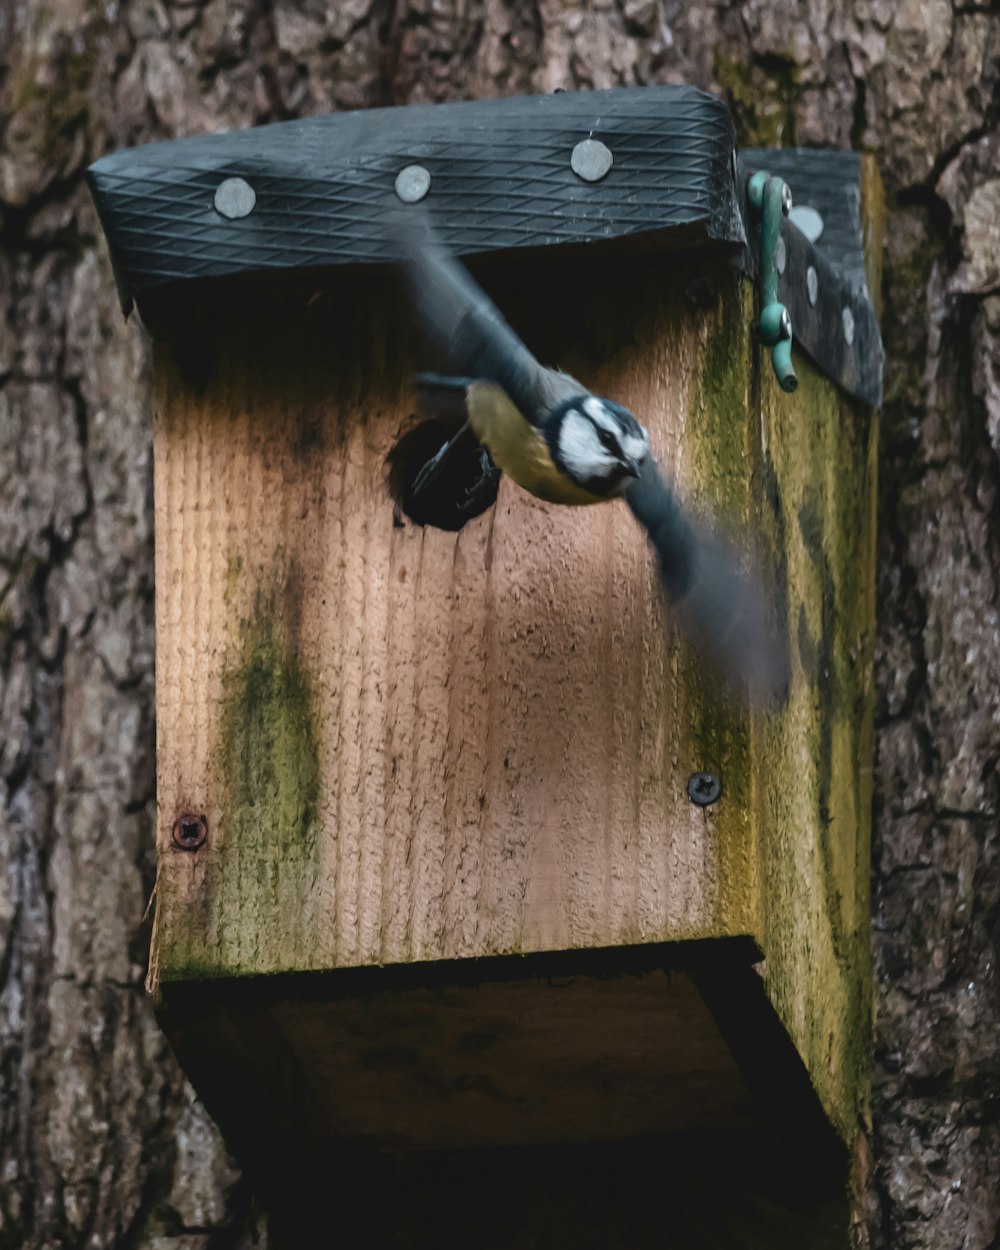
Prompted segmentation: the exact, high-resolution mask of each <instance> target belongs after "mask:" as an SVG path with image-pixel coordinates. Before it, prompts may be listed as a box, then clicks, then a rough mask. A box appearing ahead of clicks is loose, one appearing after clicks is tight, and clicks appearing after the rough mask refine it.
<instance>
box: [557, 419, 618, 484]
mask: <svg viewBox="0 0 1000 1250" xmlns="http://www.w3.org/2000/svg"><path fill="white" fill-rule="evenodd" d="M559 455H560V457H561V458H562V462H563V464H564V465H565V466H566V468H567V469H568V470H569V472H570V474H571V475H572V476H573V477H575V478H577V479H578V480H579V481H581V482H585V481H587V480H588V478H592V477H599V476H607V475H608V474H609V473H610V472H611V470H612V468H613V467H614V461H612V460H611V459H610V457H609V456H608V455H607V453H606V452H605V451H604V449H603V448H602V447H601V445H600V443H599V442H598V441H597V434H596V432H595V430H594V427H593V425H592V424H591V423H590V422H589V421H588V420H587V419H586V417H582V416H580V415H579V414H578V413H575V412H571V413H568V414H567V415H566V417H565V418H564V420H563V423H562V428H561V429H560V431H559Z"/></svg>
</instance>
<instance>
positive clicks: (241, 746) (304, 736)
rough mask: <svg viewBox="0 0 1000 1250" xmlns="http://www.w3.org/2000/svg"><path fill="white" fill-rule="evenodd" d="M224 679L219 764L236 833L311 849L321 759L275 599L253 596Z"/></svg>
mask: <svg viewBox="0 0 1000 1250" xmlns="http://www.w3.org/2000/svg"><path fill="white" fill-rule="evenodd" d="M222 680H223V690H224V694H223V700H222V717H221V723H220V728H219V747H218V765H219V771H220V775H221V779H222V782H223V784H224V786H225V792H226V796H227V808H228V813H229V821H230V823H231V825H232V827H233V829H234V832H236V831H238V833H241V834H243V835H244V836H247V837H250V838H252V839H254V840H258V839H259V838H261V837H266V838H267V840H268V841H269V842H270V844H271V845H273V846H276V847H282V848H285V849H292V850H294V849H296V848H302V847H305V846H310V845H312V844H313V843H315V840H316V805H317V798H318V795H319V759H318V755H317V751H316V742H315V737H314V729H313V710H312V705H311V695H310V691H309V686H308V683H307V681H306V677H305V674H304V672H303V670H302V668H301V666H300V664H299V661H298V657H297V656H296V655H295V654H294V652H292V651H291V650H290V649H289V648H288V647H287V645H286V643H285V641H284V640H283V638H282V632H281V624H280V622H279V620H278V618H277V615H276V611H275V601H274V598H273V597H265V596H263V595H261V594H258V596H257V609H256V612H255V614H254V616H253V618H252V619H251V620H248V621H244V622H243V625H242V628H241V631H240V637H239V640H238V642H237V645H236V648H235V649H234V653H233V654H231V655H230V656H228V657H227V661H226V664H225V666H224V668H223V678H222Z"/></svg>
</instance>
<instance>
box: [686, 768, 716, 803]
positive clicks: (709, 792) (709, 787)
mask: <svg viewBox="0 0 1000 1250" xmlns="http://www.w3.org/2000/svg"><path fill="white" fill-rule="evenodd" d="M721 794H722V781H721V779H720V778H718V777H716V775H715V773H692V774H691V776H690V777H689V778H688V798H689V799H690V800H691V802H692V803H695V804H696V805H697V806H698V807H710V806H711V805H712V804H713V803H715V802H716V801H717V800H718V799H719V797H720V796H721Z"/></svg>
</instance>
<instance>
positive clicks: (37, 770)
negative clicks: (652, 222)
mask: <svg viewBox="0 0 1000 1250" xmlns="http://www.w3.org/2000/svg"><path fill="white" fill-rule="evenodd" d="M0 57H2V59H0V101H2V104H0V231H2V234H0V238H2V249H0V314H2V318H0V326H2V330H0V335H2V337H0V445H2V451H0V457H2V458H0V501H2V509H3V511H2V521H3V523H2V527H0V678H2V684H0V707H2V721H0V723H2V726H3V741H2V746H0V780H2V785H3V790H2V800H3V801H2V812H3V832H2V837H0V1175H2V1177H3V1188H2V1192H0V1246H3V1247H11V1248H13V1247H19V1246H27V1247H55V1246H60V1247H61V1246H66V1247H84V1246H91V1247H112V1246H121V1247H150V1248H151V1247H156V1248H157V1250H167V1248H168V1247H169V1248H170V1250H195V1248H198V1250H207V1248H208V1247H222V1246H234V1245H242V1246H246V1245H251V1244H261V1242H262V1241H263V1240H265V1238H266V1234H265V1232H264V1228H263V1224H262V1223H261V1221H260V1220H259V1219H258V1217H257V1216H256V1214H255V1208H254V1203H253V1199H252V1195H250V1194H249V1193H248V1191H247V1188H246V1186H245V1185H244V1184H243V1183H242V1182H241V1180H240V1177H239V1174H238V1172H237V1170H236V1168H235V1166H234V1165H233V1164H232V1162H231V1161H230V1160H229V1158H228V1157H227V1155H226V1153H225V1150H224V1147H223V1145H222V1143H221V1140H220V1138H219V1135H218V1133H217V1131H216V1130H215V1129H214V1127H213V1125H212V1124H211V1122H210V1121H209V1120H208V1119H207V1117H206V1116H205V1114H204V1112H203V1111H202V1109H201V1107H200V1106H199V1104H198V1103H197V1101H196V1100H194V1099H193V1097H192V1095H191V1093H190V1091H189V1088H188V1087H187V1086H186V1084H185V1082H184V1080H183V1077H182V1076H181V1074H180V1072H179V1071H178V1069H177V1067H176V1064H175V1062H174V1060H173V1058H172V1056H171V1054H170V1052H169V1050H168V1048H167V1046H166V1044H165V1042H164V1041H163V1039H162V1037H161V1036H160V1034H159V1032H158V1030H157V1027H156V1025H155V1023H154V1021H153V1018H152V1014H151V1011H150V1009H149V1006H148V1004H147V1002H146V1001H145V998H144V995H143V991H142V978H143V973H144V962H145V955H146V947H147V943H148V927H147V925H146V924H145V923H144V921H143V913H144V910H145V906H146V901H147V899H148V896H149V893H150V890H151V887H152V881H153V860H152V847H153V817H154V799H153V768H152V752H153V664H152V644H153V622H152V606H151V605H152V551H153V542H152V529H151V480H150V426H151V421H150V396H149V370H148V358H147V348H146V343H145V340H144V338H143V336H142V333H141V331H140V330H139V328H138V327H137V326H136V325H135V324H134V323H133V324H130V325H125V324H124V323H123V322H122V319H121V316H120V314H119V311H118V306H117V302H116V297H115V292H114V285H113V280H112V276H111V271H110V267H109V264H108V260H107V255H106V252H105V249H104V245H103V243H102V242H101V239H100V234H99V230H98V227H97V222H96V218H95V215H94V212H93V209H92V207H91V204H90V202H89V199H88V196H87V193H86V190H85V188H84V184H83V171H84V169H85V167H86V165H87V164H88V163H89V162H90V161H92V160H94V159H96V158H97V157H98V156H100V155H102V154H103V153H105V152H107V151H109V150H111V149H113V148H118V147H122V146H126V145H129V144H135V143H140V142H143V141H145V140H148V139H155V138H163V137H173V136H178V135H187V134H195V133H199V132H202V131H205V130H214V129H218V128H220V127H237V126H247V125H251V124H255V123H261V122H267V121H273V120H280V119H283V118H288V117H292V116H300V115H303V114H310V113H320V112H327V111H330V110H335V109H345V108H363V107H368V106H373V105H384V104H401V103H408V102H414V101H420V100H442V99H446V98H456V97H475V96H486V95H494V94H498V93H500V92H502V93H505V94H507V93H511V92H528V91H551V90H553V89H554V88H556V87H560V86H561V87H566V88H574V87H609V86H615V85H619V84H624V83H634V82H639V83H644V82H665V81H673V80H687V81H690V82H694V83H698V84H700V85H702V86H706V87H709V88H711V89H713V90H716V91H721V92H723V93H724V94H725V95H726V96H727V97H728V98H729V100H730V101H731V103H732V104H733V106H734V109H735V111H736V114H737V118H738V120H739V123H740V126H741V131H742V136H743V138H744V140H745V141H747V142H751V143H755V144H759V145H766V144H771V145H777V144H781V145H792V144H802V145H832V146H840V147H845V146H855V147H865V148H868V149H871V150H872V151H874V152H875V153H876V155H877V158H878V161H879V165H880V167H881V170H882V174H883V178H884V179H885V182H886V186H887V190H888V193H889V206H890V212H889V218H888V228H887V238H888V247H887V250H886V256H885V262H886V273H885V278H886V281H885V318H884V324H885V336H886V342H887V348H888V352H889V367H888V373H887V402H886V411H885V420H884V429H885V431H886V433H885V443H884V449H883V455H882V467H881V473H882V501H881V518H880V523H881V548H880V551H881V556H880V571H879V613H880V620H881V634H880V637H881V649H880V656H879V662H878V682H879V702H878V712H877V761H876V812H875V817H876V823H875V864H874V870H875V891H874V899H875V915H874V918H873V926H874V927H873V939H874V944H875V952H876V969H877V975H878V1001H877V1012H878V1023H877V1049H876V1057H875V1067H874V1100H873V1124H874V1128H873V1132H872V1134H871V1139H870V1157H869V1154H868V1152H864V1151H863V1152H862V1157H859V1160H858V1164H859V1171H858V1176H859V1181H860V1186H861V1191H862V1194H863V1198H864V1200H863V1201H862V1203H861V1204H860V1207H859V1211H858V1231H859V1237H860V1238H862V1239H865V1240H867V1242H868V1244H870V1245H871V1246H872V1247H879V1246H893V1247H927V1248H928V1250H931V1248H933V1250H951V1248H952V1247H963V1248H965V1250H987V1248H988V1247H991V1246H992V1247H994V1248H995V1247H996V1246H997V1245H1000V1230H998V1219H1000V1129H997V1128H996V1127H993V1126H991V1123H990V1119H991V1117H990V1115H989V1112H990V1110H991V1108H992V1110H993V1111H994V1112H995V1110H996V1099H997V1089H998V1082H1000V1041H998V1039H1000V994H998V990H997V981H998V978H997V969H996V963H997V958H998V953H1000V952H998V951H997V945H998V941H1000V937H998V922H1000V853H998V852H1000V835H998V829H997V811H998V800H1000V786H998V777H997V765H998V758H1000V747H998V737H997V729H996V726H997V722H998V717H1000V646H998V645H997V644H998V633H1000V627H998V616H997V613H998V594H997V591H998V586H997V578H998V571H1000V549H998V539H1000V534H998V527H997V507H998V501H997V483H998V454H1000V363H998V359H1000V350H998V343H1000V227H998V225H997V222H998V221H1000V127H998V119H1000V85H998V84H1000V72H998V61H1000V14H998V13H997V12H996V10H995V9H993V8H992V6H990V5H987V4H976V3H968V4H958V3H948V0H923V3H921V2H920V0H903V2H902V3H898V4H897V3H896V2H895V0H870V2H869V3H866V4H856V3H850V2H849V0H827V2H826V3H820V2H819V0H809V3H807V4H801V3H793V2H792V0H772V3H770V4H764V3H762V2H760V0H748V2H747V3H745V4H743V5H739V6H737V5H729V4H724V3H712V2H710V0H701V2H700V3H691V4H682V3H680V0H590V3H586V2H584V3H583V4H577V3H570V2H569V0H565V2H562V0H536V3H527V2H525V3H518V2H517V0H443V2H441V3H433V4H432V3H431V0H415V2H414V3H412V4H411V5H409V6H404V5H401V4H399V3H393V2H392V0H341V2H339V3H336V4H323V3H319V2H316V3H313V2H311V0H301V3H293V2H292V0H278V2H277V3H272V2H271V0H189V2H186V0H174V2H173V3H164V2H161V0H123V2H121V3H118V2H117V0H111V3H107V4H104V3H102V4H97V3H94V2H92V0H56V2H54V3H51V4H48V5H45V6H41V5H36V4H33V3H32V2H31V0H0Z"/></svg>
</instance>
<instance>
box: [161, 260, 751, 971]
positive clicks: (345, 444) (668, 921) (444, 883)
mask: <svg viewBox="0 0 1000 1250" xmlns="http://www.w3.org/2000/svg"><path fill="white" fill-rule="evenodd" d="M706 263H707V262H705V261H704V258H699V257H698V256H697V255H694V256H693V257H686V258H685V259H684V260H683V261H681V260H680V259H679V258H678V257H676V256H674V257H670V256H644V257H641V258H640V257H634V256H633V257H629V258H625V257H621V256H619V257H617V258H613V259H612V260H608V259H605V260H604V261H603V262H599V261H593V260H587V261H585V262H584V261H580V260H579V259H577V260H575V261H572V262H569V261H562V262H559V261H550V260H546V261H545V262H544V263H543V264H542V265H541V269H542V271H543V276H542V278H541V279H539V265H538V264H536V265H534V266H530V267H529V266H527V265H526V264H525V262H523V261H518V262H516V263H514V262H511V263H510V264H508V265H505V266H504V267H503V268H502V269H501V268H500V267H498V266H493V267H491V268H490V269H488V270H486V271H485V272H484V281H485V282H486V283H487V285H488V286H489V287H490V289H491V290H493V291H496V292H498V293H499V296H500V299H501V302H503V303H504V305H505V307H506V308H508V309H509V311H510V315H511V317H512V319H513V320H514V323H515V325H517V326H518V328H519V329H520V330H521V331H522V333H523V334H524V336H525V338H526V339H527V341H528V342H530V343H531V345H532V346H533V348H535V349H536V350H537V351H538V353H539V355H540V356H542V357H543V358H545V359H547V360H549V361H551V362H553V363H557V364H559V365H560V366H561V367H563V368H565V369H568V370H570V371H571V372H573V373H575V374H576V375H577V376H579V377H580V378H581V379H582V380H583V381H584V382H585V383H587V384H589V385H591V386H592V387H593V388H594V389H596V390H598V391H600V392H603V393H605V394H608V395H609V396H611V397H613V398H614V399H616V400H618V401H620V402H622V403H624V404H626V405H628V406H629V407H630V408H632V410H633V411H634V412H635V413H636V414H637V415H638V416H639V418H640V420H642V421H643V423H644V424H646V425H647V426H648V427H649V430H650V437H651V441H652V444H653V447H654V448H655V450H656V452H657V454H658V455H659V456H660V458H661V459H662V460H663V461H664V462H665V464H666V467H667V469H668V470H669V471H670V472H671V473H672V474H673V475H674V476H675V477H676V478H677V480H678V481H679V482H680V483H681V484H682V485H683V486H684V487H685V488H686V489H687V490H688V491H689V493H691V494H692V495H693V496H694V498H695V499H696V500H701V501H702V502H709V503H714V502H715V501H716V499H717V498H718V497H719V496H722V497H724V498H725V499H726V500H727V502H728V505H729V507H730V509H731V510H735V512H736V514H737V515H736V517H735V520H736V521H737V522H738V521H739V520H740V518H741V517H743V516H745V515H746V512H747V510H748V508H749V503H748V500H749V497H750V478H751V474H752V471H753V467H754V465H755V463H756V461H757V458H758V457H759V454H760V447H759V444H760V433H759V428H758V427H757V426H756V425H755V422H756V421H757V420H758V418H754V419H751V418H750V416H748V412H749V408H750V405H749V398H748V391H749V386H750V376H751V360H750V355H751V353H750V339H749V326H748V311H747V307H746V303H745V299H744V294H743V291H742V288H740V287H739V286H738V285H737V284H736V282H735V280H732V279H723V278H721V277H720V288H721V289H720V297H719V300H718V302H717V303H716V305H715V307H714V308H712V309H710V310H708V311H703V310H702V311H699V310H697V309H695V308H693V307H692V306H691V305H690V304H689V303H688V302H687V301H686V300H685V299H684V296H683V287H684V281H685V278H686V276H687V274H688V273H690V272H694V271H696V267H698V266H701V267H702V268H703V267H704V265H705V264H706ZM685 267H686V269H685ZM185 298H186V300H187V301H188V302H187V303H186V304H185V307H184V309H183V310H182V313H181V321H180V323H179V324H178V323H176V322H175V323H173V324H172V325H171V326H170V327H169V328H168V327H166V326H164V327H160V328H158V329H157V330H156V332H155V337H156V338H157V348H158V350H157V359H156V374H157V379H156V415H155V471H156V527H157V528H156V535H157V537H156V561H157V563H156V610H157V735H158V786H159V813H160V819H159V846H160V875H159V882H158V907H157V919H156V934H155V939H154V950H153V965H152V981H153V982H154V984H155V982H156V981H157V980H158V979H159V978H163V979H168V980H169V979H186V978H190V977H193V976H223V975H231V974H234V973H262V972H272V971H278V970H296V969H320V968H334V967H341V966H348V965H357V964H364V963H378V962H400V961H403V962H405V961H415V960H428V959H437V958H450V957H463V956H476V955H487V954H492V953H497V952H528V951H538V950H546V949H561V948H568V947H584V946H594V947H603V946H610V945H618V944H630V943H639V942H650V941H662V940H671V939H678V938H692V937H701V936H721V935H729V934H739V933H758V932H759V929H760V925H759V922H758V912H759V899H758V853H757V842H756V837H757V834H756V830H755V827H754V826H753V824H752V822H751V810H752V801H751V794H750V790H751V781H750V777H751V770H750V767H749V751H750V744H749V728H748V722H747V721H746V720H745V719H744V718H742V717H741V715H740V714H739V713H738V712H737V711H735V710H733V709H732V708H729V707H727V706H726V705H725V704H724V703H723V702H720V700H719V698H718V690H717V688H716V686H715V683H714V680H713V676H712V674H711V673H710V672H709V671H706V668H705V666H704V664H703V662H702V661H700V660H698V659H697V657H695V656H693V655H692V654H691V653H690V652H689V651H688V650H687V648H686V647H682V646H681V645H679V643H678V639H677V637H676V634H675V631H674V629H673V626H672V624H671V622H670V620H669V615H668V613H667V612H666V611H665V610H664V609H663V607H662V605H661V601H660V595H659V590H658V586H657V581H656V575H655V569H654V566H653V563H652V560H651V557H650V553H649V550H648V548H647V545H646V542H645V539H644V536H643V535H642V533H641V532H640V531H639V530H638V528H637V527H636V525H635V523H634V521H633V520H632V518H631V516H630V515H629V513H628V511H627V509H626V508H625V506H624V505H623V504H621V503H613V504H608V505H603V506H599V507H594V508H588V509H569V508H562V509H561V508H559V507H556V506H553V505H548V504H543V503H541V502H539V501H537V500H535V499H533V498H532V497H530V496H528V495H527V494H525V493H524V492H522V491H521V490H519V489H518V488H517V487H515V486H514V485H513V484H512V483H510V482H509V481H504V482H503V484H502V486H501V490H500V495H499V498H498V501H497V504H496V506H495V507H494V508H492V509H490V510H489V511H488V512H487V513H485V514H484V515H482V516H480V517H478V518H476V519H475V520H473V521H472V522H470V523H469V524H468V525H467V526H466V527H465V528H464V529H462V530H461V531H460V532H459V533H457V534H453V533H445V532H442V531H436V530H432V529H429V528H426V529H422V528H420V527H418V526H416V525H413V524H412V523H410V522H409V521H405V522H404V523H403V524H402V525H400V524H399V522H398V519H397V520H394V506H393V502H392V500H391V498H390V495H389V491H388V486H387V480H386V479H387V474H386V457H387V456H388V454H389V452H390V451H391V449H392V448H393V447H394V446H395V444H396V443H397V441H398V439H399V437H400V435H401V433H403V432H404V431H405V430H406V429H408V428H409V427H410V426H411V425H412V423H413V421H414V419H415V418H414V409H413V399H412V394H411V391H410V389H409V386H408V383H407V379H408V377H409V375H410V373H411V370H412V369H413V368H414V367H415V366H418V367H419V366H421V365H422V366H426V365H427V364H428V363H429V362H428V360H427V358H426V356H424V355H423V354H421V353H417V352H416V351H415V346H414V338H413V335H412V333H411V330H410V328H409V326H408V323H407V319H406V316H405V310H404V309H403V308H402V307H401V306H400V304H401V301H400V296H399V293H398V291H397V290H396V289H395V287H390V286H389V285H387V284H384V283H383V282H381V281H380V280H377V279H374V278H372V277H371V276H370V275H361V276H358V275H354V276H344V277H341V278H338V279H337V280H336V281H335V282H331V283H330V284H329V285H327V286H325V287H324V288H322V289H319V288H307V287H285V288H281V289H279V288H274V287H264V286H263V285H261V286H254V285H248V286H246V287H230V288H229V291H228V293H226V294H219V293H218V292H216V293H211V292H202V293H201V294H200V295H198V296H197V297H191V296H189V295H188V296H186V297H185ZM699 769H710V770H711V771H714V772H718V773H721V775H722V776H723V784H724V786H725V797H724V800H723V801H722V802H720V803H718V804H717V805H715V806H714V807H712V808H708V809H702V808H698V807H695V806H694V805H693V804H692V803H691V802H690V801H689V799H688V796H687V793H686V783H687V779H688V776H689V775H690V773H692V772H693V771H696V770H699ZM185 812H191V813H195V814H199V815H201V814H204V816H205V818H206V820H207V825H208V839H207V842H206V844H205V846H204V847H203V848H202V849H201V850H199V851H197V852H189V851H184V850H179V849H177V848H175V847H174V845H173V843H172V840H171V827H172V824H173V822H174V820H175V819H176V817H177V816H178V815H179V814H182V813H185Z"/></svg>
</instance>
